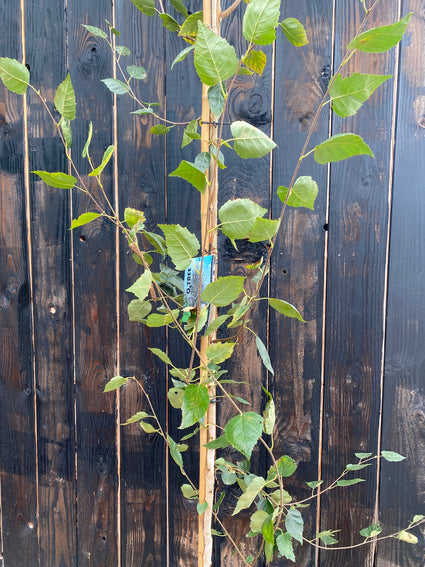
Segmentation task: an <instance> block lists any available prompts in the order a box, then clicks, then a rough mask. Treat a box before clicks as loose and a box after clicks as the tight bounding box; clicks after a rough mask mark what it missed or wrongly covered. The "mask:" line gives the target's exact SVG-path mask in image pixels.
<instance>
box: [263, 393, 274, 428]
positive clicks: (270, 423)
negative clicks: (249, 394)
mask: <svg viewBox="0 0 425 567" xmlns="http://www.w3.org/2000/svg"><path fill="white" fill-rule="evenodd" d="M263 419H264V425H263V429H264V433H267V435H273V430H274V424H275V421H276V408H275V405H274V401H273V398H272V397H270V399H269V401H268V402H267V404H266V407H265V409H264V412H263Z"/></svg>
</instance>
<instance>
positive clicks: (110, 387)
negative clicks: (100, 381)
mask: <svg viewBox="0 0 425 567" xmlns="http://www.w3.org/2000/svg"><path fill="white" fill-rule="evenodd" d="M129 380H130V378H125V377H124V376H114V377H113V378H111V380H109V382H108V383H107V384H106V385H105V387H104V388H103V391H104V392H113V391H114V390H118V388H121V386H124V384H126V383H127V382H128V381H129Z"/></svg>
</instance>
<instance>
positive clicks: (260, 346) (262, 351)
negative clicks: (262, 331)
mask: <svg viewBox="0 0 425 567" xmlns="http://www.w3.org/2000/svg"><path fill="white" fill-rule="evenodd" d="M255 344H256V345H257V350H258V354H259V355H260V357H261V360H262V361H263V364H264V366H265V367H266V368H267V370H268V371H269V372H271V373H272V374H273V375H274V370H273V367H272V363H271V360H270V356H269V353H268V352H267V348H266V345H265V344H264V343H263V341H262V340H261V339H260V337H258V336H257V337H255ZM266 433H267V431H266Z"/></svg>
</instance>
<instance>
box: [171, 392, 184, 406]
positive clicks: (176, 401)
mask: <svg viewBox="0 0 425 567" xmlns="http://www.w3.org/2000/svg"><path fill="white" fill-rule="evenodd" d="M183 394H184V388H170V389H169V390H168V392H167V398H168V401H169V402H170V404H171V406H172V407H173V408H175V409H181V408H182V405H183Z"/></svg>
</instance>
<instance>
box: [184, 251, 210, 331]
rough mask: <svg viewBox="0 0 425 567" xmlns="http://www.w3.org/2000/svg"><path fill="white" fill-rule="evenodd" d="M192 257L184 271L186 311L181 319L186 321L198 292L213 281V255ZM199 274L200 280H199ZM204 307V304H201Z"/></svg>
mask: <svg viewBox="0 0 425 567" xmlns="http://www.w3.org/2000/svg"><path fill="white" fill-rule="evenodd" d="M201 264H202V257H201V256H200V257H199V258H193V260H192V263H191V264H190V266H189V267H188V268H186V270H185V271H184V302H183V305H184V307H185V309H186V311H185V312H184V313H183V321H184V322H186V321H187V320H188V319H189V317H190V311H191V309H195V308H196V306H197V305H198V300H199V293H202V292H203V291H204V289H205V288H206V287H207V285H208V284H209V283H211V282H212V281H213V278H214V272H215V256H212V255H210V256H204V262H203V264H202V276H201ZM200 276H201V281H200V279H199V278H200ZM199 284H200V285H199ZM201 306H202V307H205V305H202V304H201Z"/></svg>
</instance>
